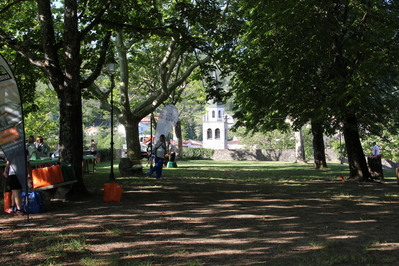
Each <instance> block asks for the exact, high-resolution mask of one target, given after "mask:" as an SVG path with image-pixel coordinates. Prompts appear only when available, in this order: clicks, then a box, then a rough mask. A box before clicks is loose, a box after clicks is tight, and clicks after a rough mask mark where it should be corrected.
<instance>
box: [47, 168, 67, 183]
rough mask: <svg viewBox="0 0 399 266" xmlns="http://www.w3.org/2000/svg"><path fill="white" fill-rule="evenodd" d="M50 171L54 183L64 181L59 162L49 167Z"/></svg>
mask: <svg viewBox="0 0 399 266" xmlns="http://www.w3.org/2000/svg"><path fill="white" fill-rule="evenodd" d="M48 173H49V175H50V177H51V182H52V185H54V184H58V183H62V182H64V177H63V176H62V171H61V167H60V165H59V164H57V165H54V166H51V167H48Z"/></svg>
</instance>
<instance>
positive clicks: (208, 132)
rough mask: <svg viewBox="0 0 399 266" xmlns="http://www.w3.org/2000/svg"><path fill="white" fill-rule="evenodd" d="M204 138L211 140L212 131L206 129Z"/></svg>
mask: <svg viewBox="0 0 399 266" xmlns="http://www.w3.org/2000/svg"><path fill="white" fill-rule="evenodd" d="M206 138H207V139H212V129H210V128H208V130H207V131H206Z"/></svg>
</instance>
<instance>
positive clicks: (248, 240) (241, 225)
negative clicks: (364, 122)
mask: <svg viewBox="0 0 399 266" xmlns="http://www.w3.org/2000/svg"><path fill="white" fill-rule="evenodd" d="M120 183H121V184H123V185H124V193H123V198H122V202H104V201H103V200H102V192H101V191H94V192H93V197H92V198H91V199H90V200H87V201H70V202H52V205H51V206H50V207H49V208H48V212H46V213H44V214H38V215H31V221H32V222H34V223H36V226H33V227H20V226H18V224H20V223H21V218H19V217H18V218H17V217H14V218H10V217H8V216H6V215H3V216H2V217H1V229H2V230H1V237H2V243H3V248H2V250H1V255H2V256H1V259H0V263H1V264H2V265H7V264H12V263H15V265H19V264H26V265H35V264H38V263H43V261H45V256H46V255H48V253H49V252H51V251H49V250H47V249H45V245H51V243H53V242H51V241H49V240H43V241H42V242H41V241H40V239H42V238H45V236H47V238H48V236H49V235H51V236H53V237H55V236H57V235H64V236H68V235H73V236H80V237H83V238H84V245H85V248H84V251H83V252H76V251H73V250H71V251H70V252H69V253H68V252H66V253H62V254H60V255H59V256H58V257H57V256H53V257H54V258H53V259H54V261H55V262H56V263H59V264H61V265H85V264H84V260H82V259H84V258H90V259H92V260H95V261H98V263H99V264H98V265H101V263H103V265H353V264H358V263H359V264H360V263H362V262H367V264H368V265H373V264H375V265H377V264H378V265H395V264H396V258H397V257H398V255H399V236H398V234H397V231H398V229H399V224H398V223H397V221H398V218H399V214H398V213H399V206H398V198H397V195H398V193H397V192H398V186H397V185H395V184H379V183H365V184H359V183H349V182H338V181H331V182H325V181H323V182H322V181H312V182H298V181H296V182H295V181H293V182H285V183H273V184H262V185H259V184H257V185H256V184H248V183H244V182H238V181H234V180H212V181H209V180H207V181H204V180H201V179H198V180H187V179H183V178H171V179H167V180H163V181H161V182H159V181H153V180H148V179H141V180H136V181H135V182H133V181H131V180H127V179H126V180H120ZM47 238H46V239H47ZM32 242H35V243H36V244H35V245H34V246H32ZM115 261H117V264H115V263H114V262H115ZM113 263H114V264H113Z"/></svg>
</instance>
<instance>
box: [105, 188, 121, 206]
mask: <svg viewBox="0 0 399 266" xmlns="http://www.w3.org/2000/svg"><path fill="white" fill-rule="evenodd" d="M121 198H122V185H118V184H104V201H117V202H119V201H121Z"/></svg>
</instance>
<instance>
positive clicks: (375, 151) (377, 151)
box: [373, 142, 381, 156]
mask: <svg viewBox="0 0 399 266" xmlns="http://www.w3.org/2000/svg"><path fill="white" fill-rule="evenodd" d="M373 156H381V153H380V147H378V145H377V143H376V142H373Z"/></svg>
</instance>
